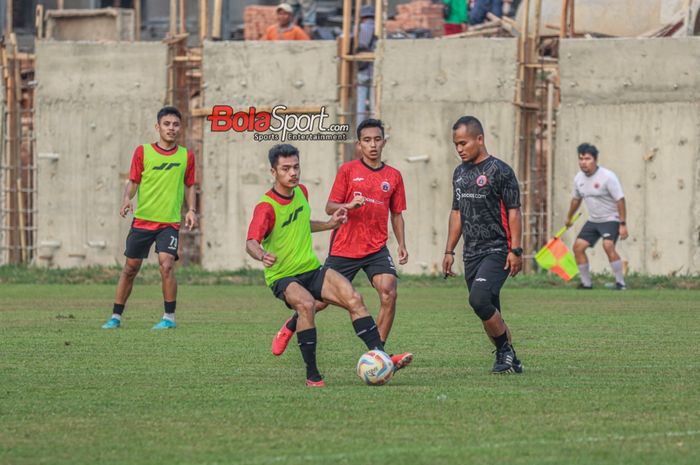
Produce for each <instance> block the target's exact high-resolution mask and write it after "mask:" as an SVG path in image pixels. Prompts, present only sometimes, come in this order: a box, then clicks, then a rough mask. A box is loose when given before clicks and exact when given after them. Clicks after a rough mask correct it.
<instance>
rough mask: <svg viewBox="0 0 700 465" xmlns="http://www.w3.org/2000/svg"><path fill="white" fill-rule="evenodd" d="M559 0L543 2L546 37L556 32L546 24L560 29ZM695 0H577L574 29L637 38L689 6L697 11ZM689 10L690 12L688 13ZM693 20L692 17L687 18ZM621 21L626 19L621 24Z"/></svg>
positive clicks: (520, 12) (519, 18)
mask: <svg viewBox="0 0 700 465" xmlns="http://www.w3.org/2000/svg"><path fill="white" fill-rule="evenodd" d="M535 3H536V2H534V1H533V2H530V21H531V23H530V24H531V26H530V27H531V28H532V24H533V23H532V21H534V18H535ZM562 4H563V2H562V1H561V0H542V20H541V21H540V24H541V27H540V32H541V33H542V34H546V35H553V34H557V33H558V31H556V30H554V29H550V28H548V27H546V26H545V25H546V24H555V25H557V26H559V24H560V22H561V9H562ZM698 4H700V2H698V0H690V1H688V0H614V1H610V0H576V4H575V8H574V14H575V18H574V20H575V23H574V29H575V30H576V32H578V33H585V32H595V33H599V34H605V35H609V36H619V37H637V36H639V35H640V34H643V33H645V32H648V31H650V30H654V29H657V28H659V27H661V26H663V25H665V24H668V23H670V22H672V21H673V20H674V17H675V16H676V15H677V14H679V13H682V12H683V11H684V10H685V11H686V12H687V11H688V10H689V7H690V8H691V9H694V10H695V11H697V7H698ZM524 5H525V3H524V2H521V3H520V8H518V14H517V16H516V20H517V21H518V24H521V21H522V16H523V14H524V12H525V8H524ZM691 11H692V10H691ZM690 17H691V18H695V15H692V16H690ZM620 18H625V20H624V21H621V20H620Z"/></svg>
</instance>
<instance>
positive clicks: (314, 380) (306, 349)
mask: <svg viewBox="0 0 700 465" xmlns="http://www.w3.org/2000/svg"><path fill="white" fill-rule="evenodd" d="M283 292H284V300H285V302H286V303H287V305H289V306H290V307H292V308H293V309H294V310H295V311H296V312H297V314H298V318H297V327H296V333H297V342H298V343H299V349H300V350H301V357H302V358H303V360H304V364H305V365H306V385H307V386H310V387H323V386H324V385H325V383H324V382H323V377H322V376H321V373H320V372H319V371H318V366H317V365H316V343H317V335H316V323H315V318H314V316H315V313H316V311H315V299H314V297H313V296H312V295H311V293H310V292H309V291H308V290H307V289H305V288H304V287H303V285H302V284H301V283H300V282H291V283H290V284H289V285H287V287H286V288H285V289H284V291H283Z"/></svg>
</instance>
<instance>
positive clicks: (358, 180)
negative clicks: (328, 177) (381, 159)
mask: <svg viewBox="0 0 700 465" xmlns="http://www.w3.org/2000/svg"><path fill="white" fill-rule="evenodd" d="M352 180H353V181H355V182H360V181H364V180H365V178H352Z"/></svg>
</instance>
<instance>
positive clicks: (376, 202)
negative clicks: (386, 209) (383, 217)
mask: <svg viewBox="0 0 700 465" xmlns="http://www.w3.org/2000/svg"><path fill="white" fill-rule="evenodd" d="M352 195H354V196H355V197H357V196H358V195H359V196H361V197H365V196H364V195H362V192H353V193H352ZM365 203H373V204H376V205H384V202H382V201H381V200H374V199H370V198H369V197H365Z"/></svg>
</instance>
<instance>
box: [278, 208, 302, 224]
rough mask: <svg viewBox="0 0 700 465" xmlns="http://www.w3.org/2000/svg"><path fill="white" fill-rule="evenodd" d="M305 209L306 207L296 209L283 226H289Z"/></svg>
mask: <svg viewBox="0 0 700 465" xmlns="http://www.w3.org/2000/svg"><path fill="white" fill-rule="evenodd" d="M303 211H304V207H303V206H302V207H299V208H297V209H296V210H294V213H290V214H289V218H287V221H285V222H284V223H282V227H283V228H284V227H285V226H289V225H290V224H291V223H292V222H293V221H296V219H297V217H298V216H299V213H301V212H303Z"/></svg>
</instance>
